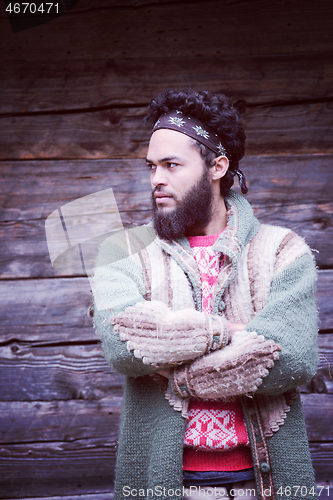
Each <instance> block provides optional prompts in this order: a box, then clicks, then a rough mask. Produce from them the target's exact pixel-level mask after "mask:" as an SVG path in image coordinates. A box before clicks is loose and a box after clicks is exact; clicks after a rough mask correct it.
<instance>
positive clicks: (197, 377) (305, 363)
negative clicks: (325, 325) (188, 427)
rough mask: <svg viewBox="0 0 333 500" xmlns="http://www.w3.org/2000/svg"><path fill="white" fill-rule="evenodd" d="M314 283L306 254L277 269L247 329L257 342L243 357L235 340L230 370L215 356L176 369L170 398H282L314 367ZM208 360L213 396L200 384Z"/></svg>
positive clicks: (231, 352) (308, 256)
mask: <svg viewBox="0 0 333 500" xmlns="http://www.w3.org/2000/svg"><path fill="white" fill-rule="evenodd" d="M297 238H298V237H297ZM304 245H305V244H304ZM281 259H283V260H284V262H288V259H286V255H281V256H280V261H281ZM289 262H290V259H289ZM282 267H283V266H282ZM277 269H279V266H277ZM315 283H316V269H315V265H314V262H313V258H312V256H311V255H310V254H309V252H306V253H303V254H302V255H301V256H299V257H297V258H296V259H294V260H292V261H291V262H290V263H289V264H288V265H287V266H286V267H283V268H282V269H281V266H280V269H279V271H278V272H277V273H276V274H275V276H274V277H273V279H272V281H271V285H270V292H269V296H268V299H267V301H266V303H265V305H264V307H263V309H262V310H261V311H260V312H258V313H257V314H256V315H255V316H254V318H253V319H252V320H251V321H250V322H249V323H248V324H247V326H246V331H247V332H252V333H251V335H252V336H255V335H257V336H259V337H260V339H261V342H255V341H253V340H252V344H253V346H252V348H251V349H250V350H248V351H247V352H246V351H245V347H244V349H242V347H241V343H240V341H239V336H235V342H234V343H233V341H232V342H231V344H230V346H229V348H230V359H232V362H231V365H230V366H228V365H227V364H226V363H225V362H223V363H224V365H223V367H222V368H223V369H221V366H220V367H219V366H217V363H216V357H217V355H216V353H214V354H208V355H207V356H206V359H205V360H204V359H203V358H202V361H201V362H199V361H194V362H192V363H190V364H188V365H184V366H183V367H181V368H175V369H174V370H173V372H172V374H171V381H172V384H173V388H174V390H175V392H176V393H177V394H178V395H179V396H181V397H188V396H189V395H191V396H194V395H195V397H201V398H205V399H206V398H207V399H215V398H217V397H226V396H230V395H235V396H236V395H237V396H238V395H243V394H250V393H253V392H258V393H262V394H266V395H269V394H278V393H283V392H285V391H287V390H289V389H292V388H295V387H298V386H299V385H300V384H303V383H305V382H306V381H308V380H309V379H310V378H312V377H313V376H314V374H315V372H316V367H317V328H318V327H317V324H318V314H317V308H316V302H315ZM265 342H268V343H270V345H271V348H269V345H268V344H265ZM243 344H244V346H245V344H246V342H243ZM277 346H278V347H277ZM236 349H238V351H239V352H238V354H237V352H236ZM277 351H280V352H279V353H278V355H277ZM265 352H266V354H265ZM209 356H211V360H212V363H211V364H210V366H209V372H210V378H211V379H212V382H211V385H212V384H213V385H214V391H213V392H212V391H211V390H210V388H209V387H208V390H207V387H206V386H205V385H204V384H203V380H204V379H203V369H204V367H205V370H206V371H207V362H209ZM251 360H252V363H251ZM255 367H256V368H257V371H255ZM205 377H206V379H207V375H205ZM251 377H252V378H251ZM235 379H236V380H237V383H234V381H235Z"/></svg>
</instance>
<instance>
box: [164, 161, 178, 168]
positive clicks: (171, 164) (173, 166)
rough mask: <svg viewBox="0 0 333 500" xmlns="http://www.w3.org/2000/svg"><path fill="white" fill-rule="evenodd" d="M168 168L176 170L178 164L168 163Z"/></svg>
mask: <svg viewBox="0 0 333 500" xmlns="http://www.w3.org/2000/svg"><path fill="white" fill-rule="evenodd" d="M167 167H168V168H175V167H178V163H171V162H170V163H169V162H168V163H167Z"/></svg>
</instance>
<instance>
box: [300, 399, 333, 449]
mask: <svg viewBox="0 0 333 500" xmlns="http://www.w3.org/2000/svg"><path fill="white" fill-rule="evenodd" d="M301 398H302V403H303V411H304V417H305V424H306V429H307V434H308V439H309V441H310V442H319V441H333V394H302V395H301Z"/></svg>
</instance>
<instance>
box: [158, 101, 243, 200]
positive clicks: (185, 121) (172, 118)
mask: <svg viewBox="0 0 333 500" xmlns="http://www.w3.org/2000/svg"><path fill="white" fill-rule="evenodd" d="M161 128H166V129H170V130H176V131H177V132H181V133H182V134H185V135H188V136H189V137H192V139H195V140H197V141H198V142H200V143H201V144H203V145H204V146H206V147H207V148H208V149H210V150H211V151H213V152H214V153H215V154H217V155H218V156H225V157H226V158H228V155H227V151H226V149H225V147H224V146H223V144H222V142H221V138H220V137H219V136H218V135H217V134H216V133H215V132H214V130H213V129H212V128H211V127H208V125H205V124H204V123H203V122H201V121H200V120H198V119H197V118H194V117H193V116H188V115H184V113H183V112H182V111H178V110H175V111H169V112H168V113H164V114H163V115H161V116H160V117H159V119H158V120H157V122H156V123H155V125H154V128H153V130H152V133H153V132H155V131H156V130H159V129H161ZM231 173H232V175H237V177H238V180H239V185H240V187H241V190H242V193H243V194H246V193H247V191H248V189H247V185H246V179H245V175H244V174H243V172H241V171H240V170H239V169H237V170H236V171H231Z"/></svg>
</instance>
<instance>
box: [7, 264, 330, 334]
mask: <svg viewBox="0 0 333 500" xmlns="http://www.w3.org/2000/svg"><path fill="white" fill-rule="evenodd" d="M318 274H319V278H318V292H317V298H318V305H319V314H320V320H321V328H322V329H323V330H333V324H332V320H333V315H332V303H333V301H332V280H333V271H332V270H322V271H319V273H318ZM0 297H1V303H2V307H3V317H2V322H1V332H2V333H3V334H4V335H5V336H7V338H8V335H10V337H9V338H12V336H11V331H12V329H15V328H16V331H19V328H20V327H22V326H24V327H26V328H27V332H29V333H30V331H31V330H30V329H29V327H31V326H44V325H50V326H51V325H57V326H61V328H62V329H63V330H64V331H63V335H62V336H61V340H62V341H64V339H65V338H67V339H68V340H70V332H71V329H72V328H73V327H81V325H82V326H83V327H89V325H91V324H92V322H91V318H90V316H89V314H88V308H89V306H90V305H91V303H92V297H91V294H90V290H89V281H88V279H87V278H73V279H69V278H68V279H67V278H63V279H44V280H14V281H2V282H0ZM27 304H29V306H28V307H27ZM59 330H60V328H59ZM29 333H27V337H26V338H25V339H24V340H25V341H27V340H29V337H28V335H29ZM23 335H24V331H22V337H21V338H23ZM54 341H56V339H54Z"/></svg>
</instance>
